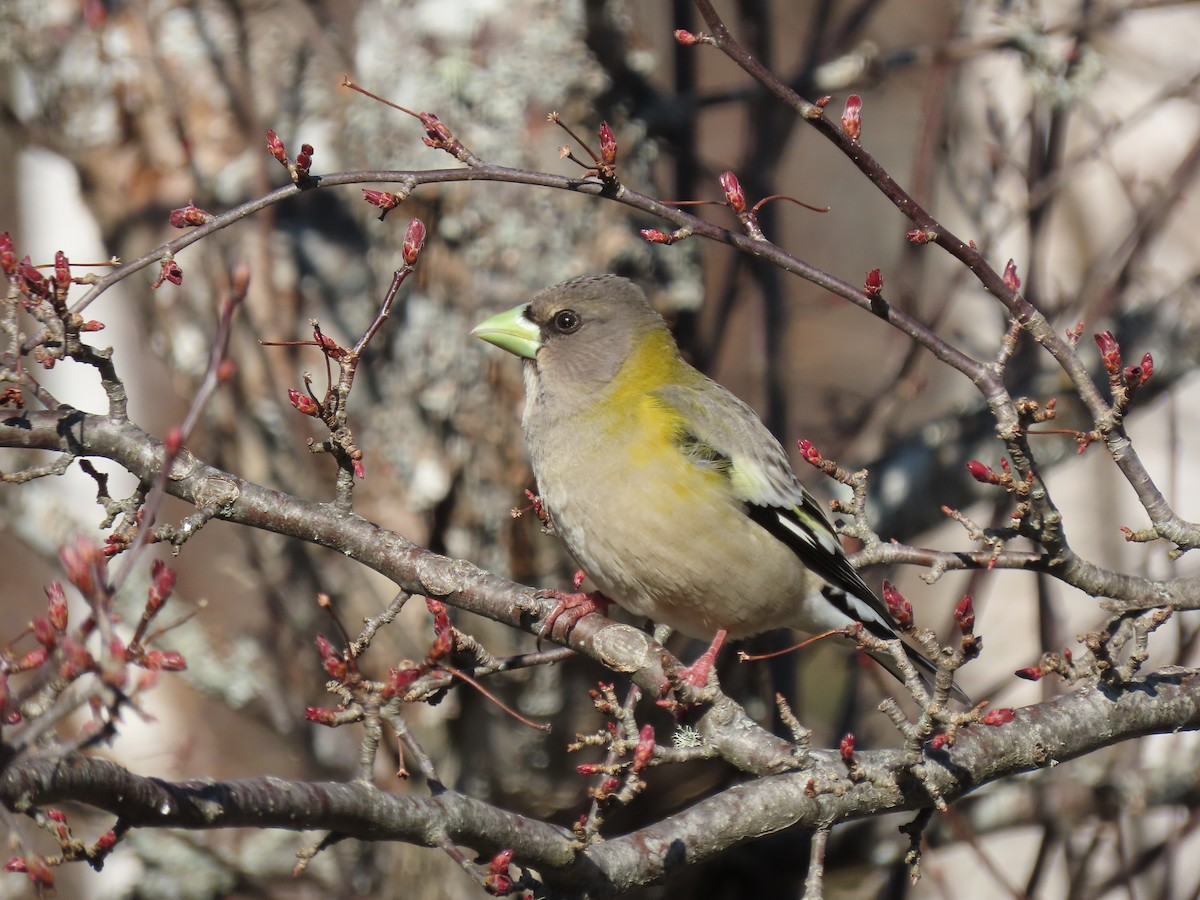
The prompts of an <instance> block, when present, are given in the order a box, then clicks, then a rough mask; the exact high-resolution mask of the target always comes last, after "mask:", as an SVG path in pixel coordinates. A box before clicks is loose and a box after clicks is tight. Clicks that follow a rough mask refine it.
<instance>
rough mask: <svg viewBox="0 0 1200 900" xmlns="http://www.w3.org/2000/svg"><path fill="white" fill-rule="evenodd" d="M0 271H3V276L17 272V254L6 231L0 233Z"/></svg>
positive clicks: (10, 236)
mask: <svg viewBox="0 0 1200 900" xmlns="http://www.w3.org/2000/svg"><path fill="white" fill-rule="evenodd" d="M0 270H3V272H4V274H5V275H11V274H13V272H15V271H17V253H16V250H15V248H14V246H13V239H12V235H11V234H9V233H8V232H7V231H5V232H3V233H0Z"/></svg>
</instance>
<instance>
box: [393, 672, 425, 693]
mask: <svg viewBox="0 0 1200 900" xmlns="http://www.w3.org/2000/svg"><path fill="white" fill-rule="evenodd" d="M423 674H424V670H423V669H420V668H417V667H415V666H414V667H411V668H408V669H392V670H391V671H390V672H389V673H388V681H387V688H385V689H384V694H385V695H387V696H388V697H401V696H403V695H404V694H405V693H406V692H407V691H408V689H409V688H410V687H412V685H413V683H414V682H415V681H416V680H417V679H418V678H420V677H421V676H422V675H423Z"/></svg>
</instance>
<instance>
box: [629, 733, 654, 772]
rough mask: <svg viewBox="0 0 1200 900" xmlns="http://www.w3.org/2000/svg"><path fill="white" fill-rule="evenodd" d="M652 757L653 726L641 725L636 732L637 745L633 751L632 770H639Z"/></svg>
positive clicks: (644, 766)
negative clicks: (639, 729)
mask: <svg viewBox="0 0 1200 900" xmlns="http://www.w3.org/2000/svg"><path fill="white" fill-rule="evenodd" d="M653 757H654V726H653V725H643V726H642V730H641V731H640V732H639V733H638V742H637V747H636V749H635V750H634V751H633V771H635V772H640V771H642V769H644V768H646V766H647V765H648V764H649V763H650V760H651V759H652V758H653Z"/></svg>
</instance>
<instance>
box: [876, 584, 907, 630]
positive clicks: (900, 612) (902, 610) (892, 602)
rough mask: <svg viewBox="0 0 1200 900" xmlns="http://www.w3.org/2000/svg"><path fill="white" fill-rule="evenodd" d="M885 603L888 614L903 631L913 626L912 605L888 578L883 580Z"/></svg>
mask: <svg viewBox="0 0 1200 900" xmlns="http://www.w3.org/2000/svg"><path fill="white" fill-rule="evenodd" d="M883 602H884V603H886V604H887V610H888V612H889V613H890V614H891V616H892V618H893V619H895V620H896V624H897V625H898V626H900V628H901V630H903V629H906V628H910V627H911V626H912V624H913V609H912V604H911V603H909V602H908V600H907V599H905V597H904V595H903V594H901V593H900V592H899V591H898V590H896V586H895V585H894V584H892V583H891V582H890V581H888V580H887V579H886V578H885V579H884V580H883Z"/></svg>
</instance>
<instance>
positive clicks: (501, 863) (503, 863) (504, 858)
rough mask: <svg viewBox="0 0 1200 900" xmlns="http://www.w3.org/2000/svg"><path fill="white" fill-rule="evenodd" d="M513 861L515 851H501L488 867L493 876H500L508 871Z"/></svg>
mask: <svg viewBox="0 0 1200 900" xmlns="http://www.w3.org/2000/svg"><path fill="white" fill-rule="evenodd" d="M512 861H513V851H511V850H501V851H500V852H499V853H497V854H496V855H495V856H493V857H492V861H491V863H490V864H489V865H488V871H489V872H491V873H492V874H493V875H499V874H501V873H503V872H507V871H508V867H509V864H510V863H512Z"/></svg>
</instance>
